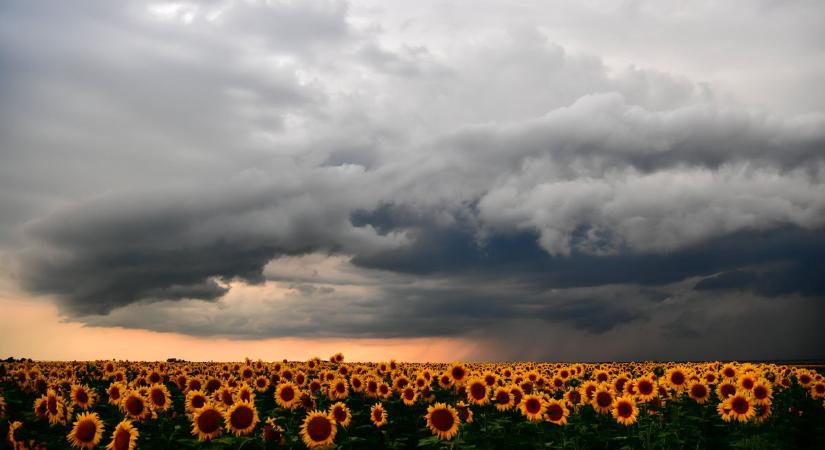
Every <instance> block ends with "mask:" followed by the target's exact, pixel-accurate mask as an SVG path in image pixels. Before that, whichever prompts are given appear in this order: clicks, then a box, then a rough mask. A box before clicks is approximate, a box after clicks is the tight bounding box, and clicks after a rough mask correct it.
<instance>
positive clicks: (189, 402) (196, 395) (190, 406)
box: [184, 391, 209, 413]
mask: <svg viewBox="0 0 825 450" xmlns="http://www.w3.org/2000/svg"><path fill="white" fill-rule="evenodd" d="M208 401H209V399H207V398H206V394H204V393H203V392H201V391H189V392H187V393H186V403H185V405H184V407H185V409H186V412H188V413H193V412H195V410H197V409H201V408H203V406H204V405H206V403H207V402H208Z"/></svg>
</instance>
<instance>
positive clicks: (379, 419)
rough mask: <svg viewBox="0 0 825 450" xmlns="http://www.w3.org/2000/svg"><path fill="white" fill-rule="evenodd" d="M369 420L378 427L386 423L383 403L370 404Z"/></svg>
mask: <svg viewBox="0 0 825 450" xmlns="http://www.w3.org/2000/svg"><path fill="white" fill-rule="evenodd" d="M370 420H372V423H373V424H374V425H375V426H376V427H379V428H381V427H383V426H384V425H386V424H387V411H386V410H385V409H384V405H382V404H381V403H376V404H374V405H372V408H370Z"/></svg>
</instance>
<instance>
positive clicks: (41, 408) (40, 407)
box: [0, 395, 49, 419]
mask: <svg viewBox="0 0 825 450" xmlns="http://www.w3.org/2000/svg"><path fill="white" fill-rule="evenodd" d="M47 400H48V399H47V398H46V396H45V395H44V396H42V397H40V398H38V399H37V400H35V401H34V415H35V416H37V417H39V418H41V419H43V418H46V417H47V416H48V415H49V413H48V411H47V409H46V408H47V404H46V402H47ZM1 412H2V411H0V413H1ZM3 415H4V414H0V417H2V416H3Z"/></svg>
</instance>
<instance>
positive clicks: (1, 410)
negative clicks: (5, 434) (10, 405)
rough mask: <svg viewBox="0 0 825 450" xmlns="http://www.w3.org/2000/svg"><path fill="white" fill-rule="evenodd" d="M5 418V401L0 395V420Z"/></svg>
mask: <svg viewBox="0 0 825 450" xmlns="http://www.w3.org/2000/svg"><path fill="white" fill-rule="evenodd" d="M3 417H6V399H5V398H3V396H2V395H0V419H2V418H3Z"/></svg>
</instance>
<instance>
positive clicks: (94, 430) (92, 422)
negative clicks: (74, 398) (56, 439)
mask: <svg viewBox="0 0 825 450" xmlns="http://www.w3.org/2000/svg"><path fill="white" fill-rule="evenodd" d="M102 437H103V423H102V422H101V421H100V418H99V417H98V416H97V413H80V414H78V415H77V420H75V422H74V426H73V427H72V431H70V432H69V434H68V435H66V440H68V441H69V444H71V446H72V447H76V448H94V447H96V446H97V444H98V443H100V439H101V438H102Z"/></svg>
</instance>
